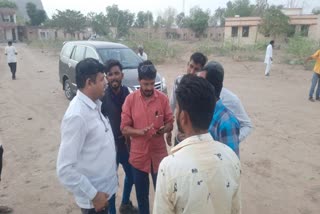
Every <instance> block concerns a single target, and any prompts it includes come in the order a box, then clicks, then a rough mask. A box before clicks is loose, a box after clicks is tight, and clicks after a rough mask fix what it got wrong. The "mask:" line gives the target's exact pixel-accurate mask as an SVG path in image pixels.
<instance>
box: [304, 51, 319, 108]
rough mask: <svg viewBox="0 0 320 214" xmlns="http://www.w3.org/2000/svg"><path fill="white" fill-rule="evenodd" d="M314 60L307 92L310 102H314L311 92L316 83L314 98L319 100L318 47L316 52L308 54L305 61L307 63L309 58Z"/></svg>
mask: <svg viewBox="0 0 320 214" xmlns="http://www.w3.org/2000/svg"><path fill="white" fill-rule="evenodd" d="M312 59H314V60H316V64H315V65H314V68H313V71H314V73H313V77H312V81H311V88H310V92H309V100H310V101H311V102H314V99H313V93H314V89H315V88H316V86H317V84H318V88H317V90H316V100H318V101H320V49H319V50H317V52H315V53H314V54H313V55H312V56H309V57H308V58H307V59H306V60H305V63H307V62H308V61H310V60H312Z"/></svg>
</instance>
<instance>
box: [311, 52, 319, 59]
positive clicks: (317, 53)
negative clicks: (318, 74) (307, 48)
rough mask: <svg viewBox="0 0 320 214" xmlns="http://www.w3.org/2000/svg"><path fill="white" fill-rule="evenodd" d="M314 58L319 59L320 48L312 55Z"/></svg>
mask: <svg viewBox="0 0 320 214" xmlns="http://www.w3.org/2000/svg"><path fill="white" fill-rule="evenodd" d="M311 57H312V58H313V59H318V58H320V50H318V51H317V52H315V53H314V54H313V55H312V56H311Z"/></svg>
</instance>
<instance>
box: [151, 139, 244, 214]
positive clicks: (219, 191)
mask: <svg viewBox="0 0 320 214" xmlns="http://www.w3.org/2000/svg"><path fill="white" fill-rule="evenodd" d="M171 152H172V154H171V155H169V156H168V157H166V158H164V159H163V160H162V162H161V164H160V167H159V171H158V178H157V187H156V190H157V191H156V195H155V202H154V207H153V214H173V213H177V214H180V213H185V214H187V213H192V214H207V213H219V214H239V213H241V200H240V199H241V197H240V173H241V166H240V161H239V158H238V157H237V155H236V154H235V153H234V152H233V151H232V150H231V149H230V148H229V147H228V146H226V145H224V144H222V143H219V142H216V141H214V140H213V139H212V137H211V135H210V134H209V133H208V134H204V135H197V136H193V137H189V138H187V139H185V140H184V141H182V142H181V143H180V144H178V145H177V146H175V147H174V148H173V149H172V150H171Z"/></svg>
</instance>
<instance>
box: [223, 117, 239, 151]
mask: <svg viewBox="0 0 320 214" xmlns="http://www.w3.org/2000/svg"><path fill="white" fill-rule="evenodd" d="M218 128H219V130H218V135H219V141H220V142H221V143H223V144H226V145H227V146H229V147H230V148H231V149H232V150H233V151H234V152H235V153H236V154H237V155H238V156H239V144H240V141H239V133H240V125H239V123H238V121H236V122H235V121H226V122H224V123H223V124H220V127H218Z"/></svg>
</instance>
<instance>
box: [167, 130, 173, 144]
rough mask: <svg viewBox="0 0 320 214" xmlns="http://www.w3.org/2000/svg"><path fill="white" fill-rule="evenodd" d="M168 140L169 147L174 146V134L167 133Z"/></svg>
mask: <svg viewBox="0 0 320 214" xmlns="http://www.w3.org/2000/svg"><path fill="white" fill-rule="evenodd" d="M166 140H167V144H168V146H172V133H171V132H169V133H167V136H166Z"/></svg>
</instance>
